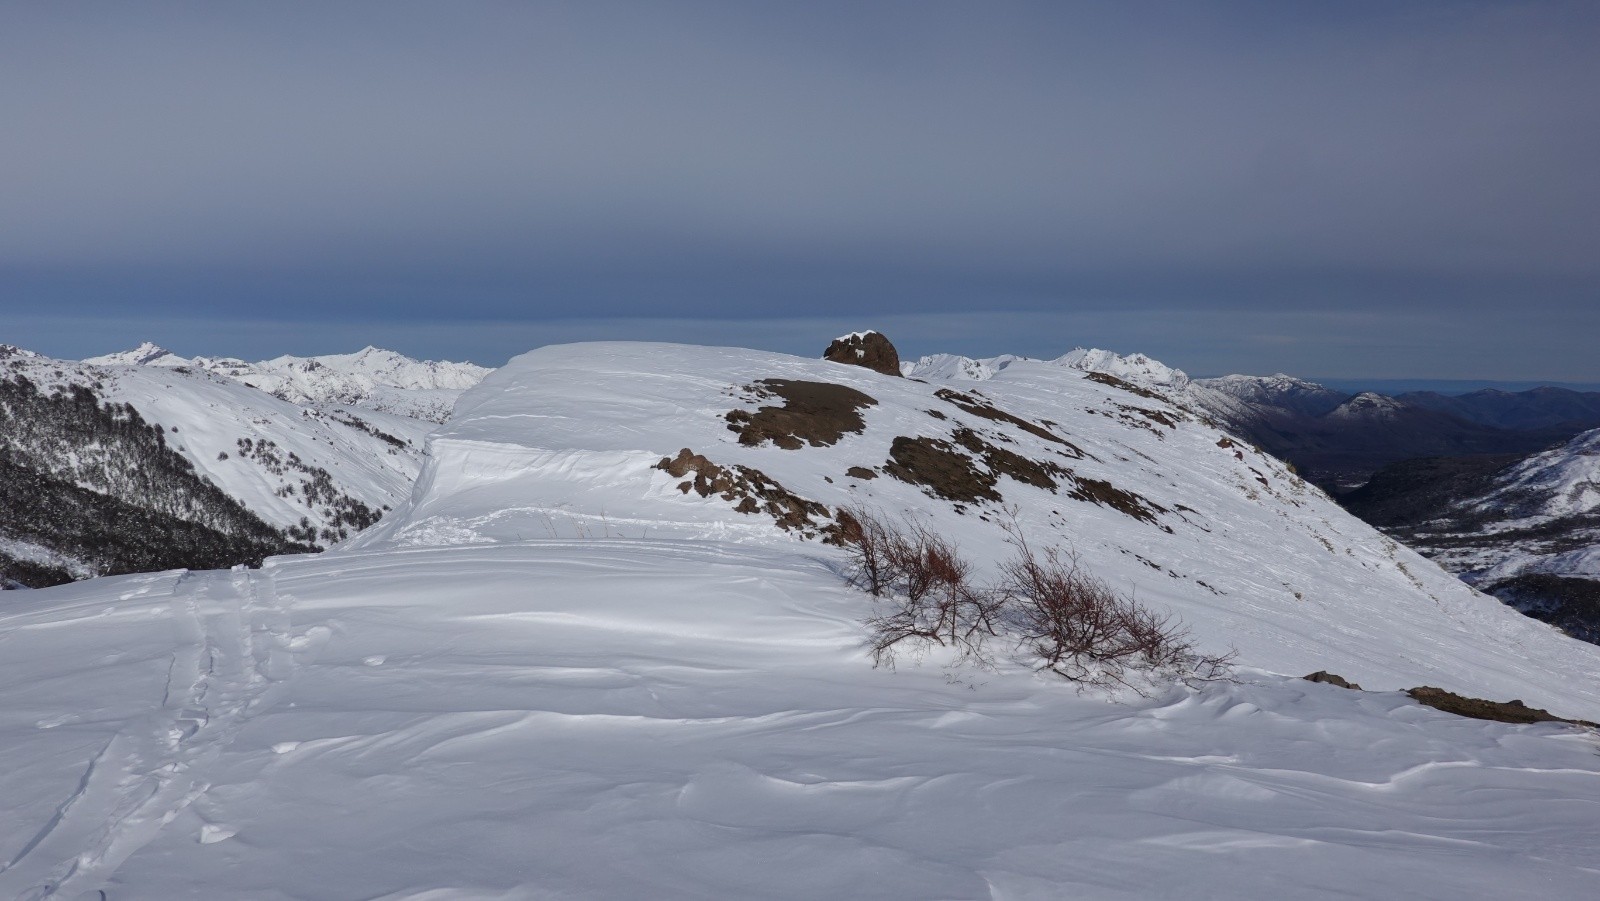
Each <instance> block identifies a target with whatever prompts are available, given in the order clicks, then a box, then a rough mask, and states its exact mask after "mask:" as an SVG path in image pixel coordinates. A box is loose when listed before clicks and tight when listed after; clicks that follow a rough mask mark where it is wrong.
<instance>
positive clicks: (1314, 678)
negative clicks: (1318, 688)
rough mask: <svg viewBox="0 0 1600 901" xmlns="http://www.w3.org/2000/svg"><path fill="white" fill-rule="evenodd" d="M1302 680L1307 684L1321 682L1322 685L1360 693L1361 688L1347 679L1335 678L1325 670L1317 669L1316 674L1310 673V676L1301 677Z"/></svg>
mask: <svg viewBox="0 0 1600 901" xmlns="http://www.w3.org/2000/svg"><path fill="white" fill-rule="evenodd" d="M1302 678H1304V679H1305V680H1306V681H1307V682H1323V683H1326V684H1328V685H1337V686H1339V687H1340V688H1348V689H1350V690H1352V691H1360V690H1361V686H1359V685H1357V684H1355V683H1354V682H1351V681H1349V680H1348V679H1346V678H1345V677H1343V676H1336V675H1334V674H1333V673H1330V672H1328V671H1327V670H1321V669H1319V670H1317V671H1316V672H1314V673H1312V674H1311V675H1309V676H1303V677H1302Z"/></svg>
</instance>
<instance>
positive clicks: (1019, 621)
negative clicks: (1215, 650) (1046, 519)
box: [839, 509, 1232, 686]
mask: <svg viewBox="0 0 1600 901" xmlns="http://www.w3.org/2000/svg"><path fill="white" fill-rule="evenodd" d="M839 523H840V535H841V538H842V539H843V544H844V546H845V547H846V549H847V550H848V551H849V552H850V570H849V573H848V577H849V579H850V581H851V583H852V584H853V585H855V586H856V587H858V588H861V589H862V590H864V591H867V592H869V593H871V594H872V595H873V596H874V597H876V598H878V599H879V606H878V612H877V613H876V614H875V615H874V616H872V617H871V618H870V619H868V620H867V628H868V630H869V634H870V639H869V647H870V648H871V650H872V656H873V661H874V663H876V664H878V665H880V666H890V667H892V666H893V665H894V663H895V656H896V654H897V652H899V651H901V650H903V649H905V648H907V647H911V648H915V649H917V650H922V649H925V648H927V647H929V646H932V645H937V646H941V647H948V648H952V649H954V650H955V651H956V652H957V653H958V655H959V657H960V659H961V661H962V662H971V663H976V664H978V665H980V666H989V665H991V664H992V663H993V658H992V656H991V652H990V645H989V640H990V639H992V638H996V637H998V636H1000V635H1001V634H1002V633H1006V632H1009V633H1010V634H1012V635H1014V636H1015V637H1016V639H1017V647H1018V648H1019V649H1020V650H1022V651H1023V652H1024V655H1025V656H1026V657H1028V658H1029V659H1032V660H1035V661H1037V662H1038V663H1039V664H1040V665H1042V667H1043V668H1045V669H1048V670H1050V671H1052V672H1055V673H1057V674H1059V675H1061V676H1063V677H1065V678H1067V679H1069V680H1071V681H1073V682H1078V683H1080V684H1088V685H1102V686H1108V685H1125V686H1131V685H1132V683H1131V682H1130V681H1129V675H1130V673H1131V672H1133V671H1141V672H1153V671H1162V672H1166V673H1169V674H1174V675H1179V676H1187V677H1198V678H1216V677H1218V676H1220V675H1222V674H1223V673H1224V672H1225V671H1226V669H1227V668H1228V666H1229V664H1230V662H1231V659H1232V655H1231V654H1230V655H1227V656H1222V657H1208V656H1204V655H1201V654H1198V653H1197V652H1196V651H1195V649H1194V645H1193V643H1192V642H1191V641H1190V640H1189V633H1188V631H1187V630H1186V629H1184V628H1183V626H1182V624H1181V623H1178V622H1177V621H1176V620H1175V619H1174V618H1172V617H1171V616H1167V615H1163V614H1161V613H1157V612H1156V611H1153V610H1151V609H1149V608H1148V607H1145V606H1144V605H1142V604H1140V603H1138V602H1137V601H1136V600H1135V599H1134V598H1133V597H1132V596H1131V595H1127V594H1124V593H1122V592H1119V591H1117V590H1116V589H1115V588H1113V587H1111V586H1110V585H1109V584H1108V583H1106V582H1105V581H1104V580H1103V579H1100V578H1098V577H1096V576H1094V575H1093V574H1091V573H1089V572H1087V571H1085V570H1084V569H1083V568H1082V567H1081V566H1079V563H1078V560H1077V558H1076V557H1075V556H1074V555H1072V554H1068V553H1063V552H1061V551H1060V550H1058V549H1056V548H1048V549H1046V550H1044V551H1043V552H1042V553H1041V552H1038V551H1035V550H1034V548H1033V547H1032V546H1030V545H1029V544H1028V542H1027V541H1026V539H1025V538H1024V537H1023V535H1022V533H1021V530H1020V529H1018V528H1016V527H1015V525H1012V526H1010V527H1009V528H1008V531H1009V532H1010V533H1011V543H1012V545H1013V546H1014V547H1015V548H1016V554H1015V556H1014V557H1013V558H1012V559H1011V560H1009V561H1007V562H1005V563H1004V564H1003V565H1002V566H1001V568H1000V572H1001V581H1000V583H999V584H998V585H995V586H982V585H978V584H975V583H974V582H973V579H972V565H971V563H970V562H969V561H967V560H966V559H964V558H963V557H962V556H961V555H960V553H959V551H958V549H957V548H956V546H955V545H954V544H953V543H951V542H950V541H949V540H948V539H946V538H944V537H943V536H941V535H938V534H936V533H934V532H933V531H932V530H931V529H929V528H928V527H927V526H926V525H923V524H921V523H917V522H905V523H895V522H891V521H889V520H886V519H884V518H883V517H881V516H878V515H875V514H873V513H871V512H869V511H866V510H862V509H854V510H848V511H843V512H842V513H841V515H840V517H839ZM908 643H909V644H908Z"/></svg>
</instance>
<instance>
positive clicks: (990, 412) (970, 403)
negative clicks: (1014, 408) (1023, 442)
mask: <svg viewBox="0 0 1600 901" xmlns="http://www.w3.org/2000/svg"><path fill="white" fill-rule="evenodd" d="M933 394H934V396H935V397H937V398H939V399H940V400H943V401H945V402H946V403H949V404H953V405H954V406H956V407H958V408H960V409H961V410H964V411H966V412H968V413H971V414H972V415H973V416H981V417H983V418H984V419H987V420H990V421H991V422H1004V423H1007V424H1008V425H1014V426H1016V427H1017V428H1019V429H1021V430H1023V431H1024V432H1027V433H1028V434H1030V435H1033V436H1035V437H1038V438H1043V439H1045V440H1046V441H1054V442H1055V443H1057V444H1059V445H1062V446H1063V447H1065V448H1066V449H1067V451H1068V453H1070V454H1071V455H1072V456H1073V457H1076V458H1078V459H1080V460H1081V459H1083V451H1081V450H1079V449H1078V447H1077V445H1074V444H1073V443H1072V442H1070V441H1068V440H1067V439H1065V438H1062V437H1061V436H1059V435H1057V434H1055V433H1054V432H1052V431H1050V430H1049V429H1047V428H1045V427H1044V426H1041V425H1038V424H1037V423H1032V422H1029V421H1027V420H1026V419H1023V418H1022V417H1020V416H1014V415H1012V414H1010V413H1007V412H1006V411H1004V410H1002V409H1000V408H999V407H996V406H995V405H994V404H991V403H989V402H988V401H985V400H981V399H979V398H977V397H974V396H972V395H970V394H963V393H962V392H960V391H956V390H953V389H950V388H940V389H939V390H937V391H935V392H933ZM929 412H932V411H929ZM940 418H941V419H942V418H943V417H940Z"/></svg>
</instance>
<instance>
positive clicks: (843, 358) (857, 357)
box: [822, 332, 900, 376]
mask: <svg viewBox="0 0 1600 901" xmlns="http://www.w3.org/2000/svg"><path fill="white" fill-rule="evenodd" d="M822 358H823V359H824V360H832V361H833V362H835V363H845V364H847V365H850V366H862V367H865V368H867V369H870V370H872V371H873V372H881V373H883V374H884V375H892V376H899V375H900V352H899V351H897V350H895V349H894V345H893V344H891V343H889V339H888V338H885V337H884V336H883V335H881V334H879V333H877V332H857V333H856V334H854V335H845V336H844V337H843V338H835V339H833V343H832V344H829V345H828V349H827V350H825V351H823V352H822Z"/></svg>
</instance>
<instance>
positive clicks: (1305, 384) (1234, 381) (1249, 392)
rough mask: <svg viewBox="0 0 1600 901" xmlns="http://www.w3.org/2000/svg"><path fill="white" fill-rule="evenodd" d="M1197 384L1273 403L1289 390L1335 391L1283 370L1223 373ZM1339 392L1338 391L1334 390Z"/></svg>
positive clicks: (1197, 380)
mask: <svg viewBox="0 0 1600 901" xmlns="http://www.w3.org/2000/svg"><path fill="white" fill-rule="evenodd" d="M1194 381H1195V384H1198V385H1204V386H1206V387H1207V388H1213V389H1215V390H1217V391H1223V392H1226V393H1228V394H1232V395H1233V396H1234V397H1237V398H1240V399H1241V400H1248V401H1253V402H1257V403H1271V402H1272V399H1273V398H1275V397H1278V396H1280V395H1283V394H1286V393H1289V392H1322V391H1329V392H1331V391H1333V389H1332V388H1328V387H1325V386H1323V385H1319V384H1317V383H1316V382H1311V381H1307V380H1305V379H1302V378H1296V377H1295V376H1292V375H1286V374H1284V373H1282V372H1280V373H1277V374H1276V375H1238V374H1234V375H1223V376H1218V377H1216V378H1209V379H1195V380H1194ZM1334 393H1337V392H1334Z"/></svg>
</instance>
